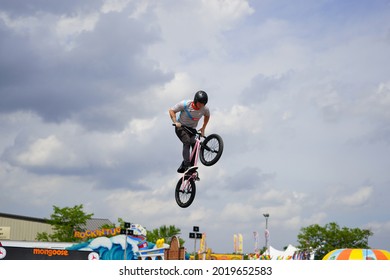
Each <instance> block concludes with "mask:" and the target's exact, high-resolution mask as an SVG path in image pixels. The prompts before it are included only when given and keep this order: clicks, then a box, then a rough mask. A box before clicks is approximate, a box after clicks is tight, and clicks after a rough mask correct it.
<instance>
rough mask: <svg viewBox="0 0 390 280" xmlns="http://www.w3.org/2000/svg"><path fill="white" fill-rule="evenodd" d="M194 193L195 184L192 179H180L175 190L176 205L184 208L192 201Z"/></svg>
mask: <svg viewBox="0 0 390 280" xmlns="http://www.w3.org/2000/svg"><path fill="white" fill-rule="evenodd" d="M195 192H196V186H195V182H194V180H193V179H192V178H190V179H188V180H187V179H184V178H180V180H179V181H178V182H177V185H176V189H175V198H176V203H177V205H179V206H180V207H182V208H186V207H188V206H190V205H191V203H192V202H193V201H194V198H195Z"/></svg>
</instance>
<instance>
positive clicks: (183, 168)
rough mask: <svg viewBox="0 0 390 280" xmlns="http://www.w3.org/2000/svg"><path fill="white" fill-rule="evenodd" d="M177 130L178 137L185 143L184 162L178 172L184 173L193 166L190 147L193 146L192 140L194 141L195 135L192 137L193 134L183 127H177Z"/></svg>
mask: <svg viewBox="0 0 390 280" xmlns="http://www.w3.org/2000/svg"><path fill="white" fill-rule="evenodd" d="M175 132H176V135H177V137H179V139H180V141H181V142H182V143H183V150H182V156H183V162H182V163H181V165H180V167H179V169H178V170H177V172H179V173H183V172H185V171H186V170H187V169H188V168H189V167H190V166H191V162H190V148H191V142H192V141H193V140H192V139H191V138H193V137H191V135H190V134H189V133H188V132H187V131H186V130H184V129H182V128H176V129H175ZM194 139H195V138H194Z"/></svg>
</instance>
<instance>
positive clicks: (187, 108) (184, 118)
mask: <svg viewBox="0 0 390 280" xmlns="http://www.w3.org/2000/svg"><path fill="white" fill-rule="evenodd" d="M207 101H208V96H207V93H206V92H205V91H203V90H200V91H198V92H196V93H195V96H194V99H193V100H183V101H181V102H179V103H177V104H176V105H175V106H173V107H172V108H170V109H169V116H170V118H171V120H172V122H173V124H174V125H175V132H176V135H177V137H179V139H180V141H181V142H182V143H183V152H182V154H183V162H182V163H181V165H180V167H179V169H178V170H177V172H179V173H184V172H185V171H186V170H187V169H188V168H189V167H191V165H192V163H191V162H190V148H191V146H192V145H194V144H195V135H192V134H191V133H189V132H188V131H186V130H185V129H183V127H182V126H186V127H188V128H190V129H192V130H194V131H196V128H197V126H198V123H199V120H200V119H201V118H202V117H204V118H203V125H202V127H201V128H200V130H199V131H200V133H201V134H202V136H204V135H205V129H206V126H207V123H208V122H209V119H210V110H209V108H208V106H206V104H207ZM177 113H179V115H178V116H176V114H177Z"/></svg>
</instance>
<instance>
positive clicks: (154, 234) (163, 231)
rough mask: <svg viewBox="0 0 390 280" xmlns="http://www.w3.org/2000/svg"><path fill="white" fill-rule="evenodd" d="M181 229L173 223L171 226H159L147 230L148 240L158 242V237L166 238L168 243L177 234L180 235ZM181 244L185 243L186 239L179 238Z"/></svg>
mask: <svg viewBox="0 0 390 280" xmlns="http://www.w3.org/2000/svg"><path fill="white" fill-rule="evenodd" d="M180 232H181V230H180V229H179V228H177V227H175V226H173V225H170V226H166V225H163V226H160V227H159V228H156V229H153V230H151V231H149V230H148V231H147V237H148V241H150V242H154V243H156V241H157V239H161V238H164V239H165V243H168V242H169V241H170V239H171V238H172V237H173V236H175V235H179V234H180ZM179 242H180V246H183V245H184V242H185V241H184V240H183V239H181V238H179Z"/></svg>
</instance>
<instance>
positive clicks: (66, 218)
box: [36, 204, 93, 242]
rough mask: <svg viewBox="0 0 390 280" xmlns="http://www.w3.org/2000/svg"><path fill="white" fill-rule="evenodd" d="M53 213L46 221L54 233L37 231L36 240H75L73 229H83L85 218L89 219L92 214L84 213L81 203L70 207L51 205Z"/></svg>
mask: <svg viewBox="0 0 390 280" xmlns="http://www.w3.org/2000/svg"><path fill="white" fill-rule="evenodd" d="M53 210H54V213H53V214H51V216H50V219H49V220H48V221H47V222H48V223H49V224H50V225H52V227H53V230H54V233H53V234H48V233H47V232H39V233H38V234H37V237H36V239H37V240H38V241H56V242H75V241H78V240H77V238H75V237H74V235H73V233H74V231H82V230H84V229H85V225H86V223H87V220H89V219H91V218H92V216H93V214H86V213H84V211H83V205H82V204H81V205H76V206H74V207H72V208H70V207H64V208H59V207H57V206H53Z"/></svg>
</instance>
